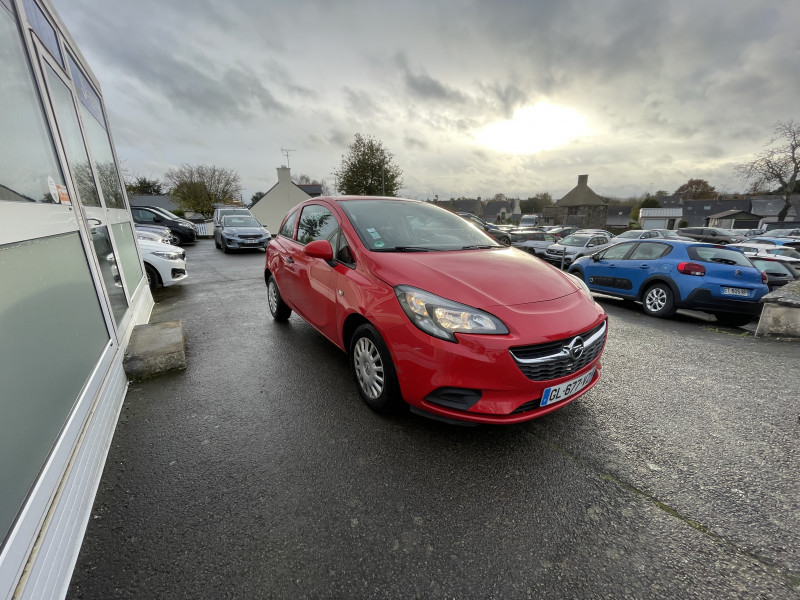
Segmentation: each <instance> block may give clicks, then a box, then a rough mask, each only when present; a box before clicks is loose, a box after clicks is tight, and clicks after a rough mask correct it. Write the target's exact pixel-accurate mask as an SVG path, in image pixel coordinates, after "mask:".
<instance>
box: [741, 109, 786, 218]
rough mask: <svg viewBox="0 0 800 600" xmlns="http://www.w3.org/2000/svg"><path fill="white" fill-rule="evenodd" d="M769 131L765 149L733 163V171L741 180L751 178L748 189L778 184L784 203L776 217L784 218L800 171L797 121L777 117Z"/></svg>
mask: <svg viewBox="0 0 800 600" xmlns="http://www.w3.org/2000/svg"><path fill="white" fill-rule="evenodd" d="M772 131H773V135H772V138H770V140H769V142H767V143H766V144H765V146H766V149H765V150H762V151H761V152H759V153H758V154H756V155H755V158H754V159H753V160H751V161H750V162H746V163H744V164H741V165H739V166H738V167H736V174H737V175H738V176H739V177H740V178H741V179H743V180H744V181H749V182H751V186H750V189H762V188H764V187H766V186H774V185H776V184H777V185H780V189H779V190H778V193H780V194H781V195H782V196H783V201H784V205H783V208H782V209H781V211H780V212H779V213H778V221H785V220H786V215H787V213H788V212H789V209H790V208H791V206H792V205H791V203H790V202H789V197H790V195H791V194H792V192H794V189H795V186H796V185H797V174H798V172H800V123H795V122H794V120H793V119H790V120H789V121H788V122H783V121H778V122H777V123H775V126H774V127H773V130H772Z"/></svg>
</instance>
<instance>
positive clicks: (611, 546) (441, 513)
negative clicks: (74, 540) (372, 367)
mask: <svg viewBox="0 0 800 600" xmlns="http://www.w3.org/2000/svg"><path fill="white" fill-rule="evenodd" d="M187 262H188V267H187V269H188V271H189V278H188V279H187V280H186V281H185V282H184V284H183V285H181V286H178V287H175V288H169V289H165V290H159V291H158V292H157V293H156V294H155V298H156V302H157V305H156V308H155V310H154V313H153V317H152V319H151V321H153V322H155V321H166V320H172V319H182V320H183V322H184V327H185V334H186V340H187V363H188V368H187V370H186V371H185V372H179V373H174V374H170V375H166V376H162V377H159V378H156V379H152V380H149V381H145V382H139V383H135V384H132V385H131V387H130V389H129V392H128V395H127V398H126V401H125V404H124V406H123V409H122V415H121V418H120V421H119V424H118V426H117V432H116V435H115V437H114V441H113V444H112V448H111V450H110V453H109V457H108V461H107V463H106V468H105V472H104V475H103V479H102V482H101V484H100V489H99V490H98V493H97V498H96V501H95V506H94V509H93V513H92V518H91V519H90V523H89V527H88V530H87V532H86V537H85V540H84V544H83V548H82V550H81V554H80V557H79V559H78V563H77V566H76V568H75V572H74V575H73V578H72V583H71V586H70V589H69V593H68V597H69V598H73V599H79V598H82V599H108V598H164V599H167V598H169V599H177V598H293V599H294V598H465V599H470V598H554V599H556V598H559V599H560V598H587V599H588V598H614V599H617V598H637V599H638V598H648V599H650V598H653V599H660V598H663V599H670V600H673V599H675V598H681V599H687V598H698V599H703V600H707V599H710V598H715V599H726V598H770V599H784V598H798V597H800V551H798V549H800V482H799V481H798V472H800V467H799V466H798V465H800V405H799V404H798V397H799V396H800V395H799V394H798V389H800V385H798V384H799V383H800V343H798V342H796V341H784V340H769V339H754V338H753V337H752V334H750V333H749V332H747V331H746V330H743V329H728V328H718V327H716V326H715V325H714V324H713V323H711V322H706V321H703V320H698V319H696V318H693V317H691V316H687V315H679V316H678V317H676V318H675V319H671V320H656V319H652V318H649V317H646V316H645V315H643V314H642V312H641V310H636V309H630V308H628V307H625V306H623V305H622V304H620V303H618V302H615V301H612V300H603V301H601V302H602V304H603V306H604V307H605V308H606V310H607V312H608V313H609V316H610V327H609V332H610V333H609V340H608V345H607V349H606V352H605V355H604V361H603V364H604V370H603V379H602V381H601V382H600V383H599V384H598V385H597V386H596V387H595V388H594V389H593V390H591V391H590V392H589V393H588V394H587V395H585V396H584V397H583V398H581V399H580V400H578V401H576V402H574V403H573V404H572V405H570V406H569V407H567V408H565V409H563V410H559V411H556V412H555V413H552V414H550V415H547V416H545V417H543V418H541V419H538V420H536V421H533V422H530V423H527V424H524V425H517V426H507V427H475V428H468V427H457V426H448V425H444V424H441V423H438V422H435V421H431V420H427V419H424V418H422V417H418V416H414V415H411V414H401V415H397V416H392V417H381V416H377V415H375V414H373V413H372V412H371V411H370V410H369V409H368V408H366V406H364V405H363V404H362V403H361V401H360V400H359V399H358V396H357V393H356V391H355V386H354V383H353V382H352V380H351V376H350V373H349V371H348V364H347V358H346V356H345V355H344V354H342V353H340V352H339V350H338V349H337V348H335V347H334V346H333V345H332V344H330V343H328V342H326V341H325V340H324V339H323V338H322V337H321V336H320V335H319V334H317V333H316V332H315V331H314V330H313V329H312V328H311V327H310V326H308V325H307V324H306V323H304V322H303V321H302V320H300V319H299V318H298V317H297V316H292V318H291V319H290V321H289V322H288V323H287V324H283V325H280V324H276V323H273V321H272V320H271V318H270V316H269V310H268V308H267V302H266V293H265V286H264V281H263V275H262V271H263V262H264V254H263V253H261V252H254V253H246V254H244V253H243V254H227V255H223V254H222V253H221V252H219V251H218V250H215V249H214V245H213V242H212V241H210V240H202V241H200V242H198V243H197V244H196V245H195V246H190V247H188V248H187Z"/></svg>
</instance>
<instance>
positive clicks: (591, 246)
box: [586, 244, 596, 248]
mask: <svg viewBox="0 0 800 600" xmlns="http://www.w3.org/2000/svg"><path fill="white" fill-rule="evenodd" d="M595 246H596V244H586V247H587V248H594V247H595Z"/></svg>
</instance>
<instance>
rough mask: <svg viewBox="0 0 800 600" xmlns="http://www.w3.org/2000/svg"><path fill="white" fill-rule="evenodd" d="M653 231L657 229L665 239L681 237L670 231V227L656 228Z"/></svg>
mask: <svg viewBox="0 0 800 600" xmlns="http://www.w3.org/2000/svg"><path fill="white" fill-rule="evenodd" d="M655 231H657V232H658V233H660V234H661V235H663V236H664V237H665V238H667V239H673V240H674V239H677V238H679V237H681V236H679V235H678V234H677V233H675V232H674V231H672V230H671V229H656V230H655Z"/></svg>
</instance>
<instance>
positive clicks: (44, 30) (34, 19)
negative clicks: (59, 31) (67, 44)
mask: <svg viewBox="0 0 800 600" xmlns="http://www.w3.org/2000/svg"><path fill="white" fill-rule="evenodd" d="M22 5H23V6H24V7H25V18H26V19H27V20H28V23H29V24H30V26H31V28H32V29H33V30H34V31H35V32H36V35H38V36H39V39H40V40H42V43H43V44H44V45H45V47H46V48H47V49H48V50H49V51H50V54H52V55H53V57H54V58H55V59H56V60H57V61H58V64H60V65H61V66H62V67H63V66H64V59H63V58H62V57H61V49H60V48H59V47H58V38H57V37H56V30H55V29H54V28H53V26H52V25H51V24H50V21H48V20H47V17H46V16H45V15H44V13H43V12H42V9H40V8H39V6H38V5H37V4H36V2H34V0H22Z"/></svg>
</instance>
